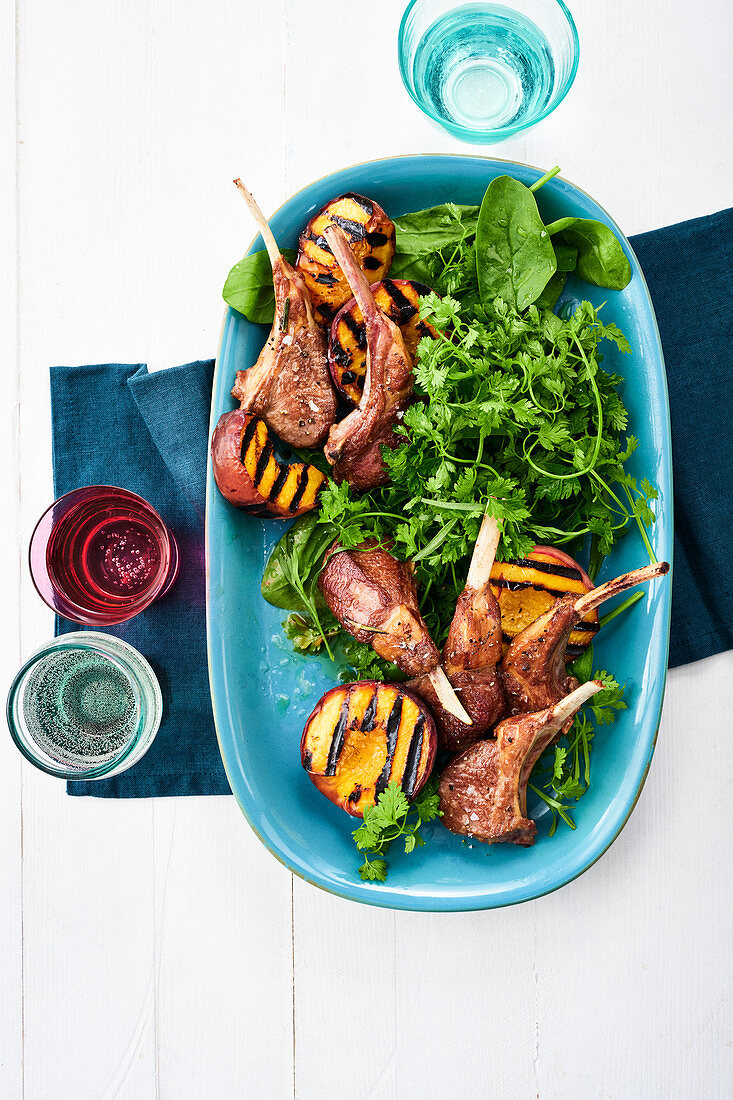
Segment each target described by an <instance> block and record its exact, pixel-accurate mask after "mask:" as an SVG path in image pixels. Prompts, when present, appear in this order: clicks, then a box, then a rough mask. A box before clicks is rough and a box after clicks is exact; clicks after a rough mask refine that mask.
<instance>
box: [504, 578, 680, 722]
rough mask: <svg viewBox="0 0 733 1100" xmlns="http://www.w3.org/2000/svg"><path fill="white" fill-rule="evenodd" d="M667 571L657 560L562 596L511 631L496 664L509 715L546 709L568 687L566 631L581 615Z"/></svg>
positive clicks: (570, 680)
mask: <svg viewBox="0 0 733 1100" xmlns="http://www.w3.org/2000/svg"><path fill="white" fill-rule="evenodd" d="M668 572H669V565H668V564H667V562H666V561H663V562H659V563H657V564H655V565H646V566H644V568H643V569H634V570H633V571H632V572H631V573H624V574H623V575H622V576H620V577H616V578H615V580H612V581H607V582H606V584H602V585H600V587H598V588H593V589H591V591H590V592H586V593H585V594H584V595H583V596H580V597H579V598H578V597H577V596H573V595H570V594H568V595H567V596H563V597H562V598H561V599H559V600H557V602H556V603H555V604H553V606H552V607H551V608H550V609H549V610H548V611H545V613H544V615H540V617H539V618H538V619H535V621H534V622H533V623H530V625H529V626H527V627H525V629H524V630H522V631H521V632H520V633H519V634H517V636H516V637H515V638H514V640H513V641H512V643H511V645H510V646H509V649H508V650H507V652H506V654H505V655H504V659H503V661H502V663H501V675H502V679H503V681H504V690H505V691H506V695H507V701H508V703H509V713H510V714H526V713H528V712H531V711H537V710H541V709H542V708H543V707H551V706H553V705H554V704H555V703H557V702H558V701H559V700H560V699H562V698H563V696H565V695H567V693H568V692H569V691H572V690H573V688H574V687H576V686H577V683H578V681H577V680H575V679H574V678H573V677H572V676H568V673H567V669H566V667H565V650H566V648H567V644H568V638H569V637H570V633H571V631H572V630H573V629H574V628H575V627H576V626H577V624H578V623H579V622H580V620H581V619H582V618H583V616H584V615H587V614H588V612H589V611H593V610H594V609H595V608H596V607H598V606H600V604H602V603H603V601H604V600H608V599H610V598H611V596H617V595H618V594H619V592H624V591H625V590H626V589H627V588H633V586H634V585H636V584H643V583H644V581H649V580H653V579H654V578H655V577H662V576H664V574H665V573H668Z"/></svg>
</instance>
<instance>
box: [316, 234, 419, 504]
mask: <svg viewBox="0 0 733 1100" xmlns="http://www.w3.org/2000/svg"><path fill="white" fill-rule="evenodd" d="M323 234H324V236H325V238H326V240H327V241H328V244H329V246H330V248H331V251H332V252H333V254H334V256H335V257H336V259H337V260H338V262H339V265H340V266H341V269H342V271H343V273H344V275H345V276H346V280H347V282H348V284H349V286H350V287H351V291H352V293H353V295H354V297H355V298H356V301H357V303H358V305H359V308H360V310H361V312H362V316H363V318H364V327H365V330H366V340H367V357H366V376H365V379H364V390H363V392H362V395H361V400H360V401H359V404H358V406H357V408H355V409H354V411H353V412H350V413H349V415H348V416H347V417H345V418H344V419H343V420H341V421H340V422H339V423H338V424H334V426H333V427H332V428H331V431H330V432H329V434H328V439H327V441H326V446H325V448H324V450H325V453H326V458H327V459H328V461H329V462H330V463H331V465H332V466H333V473H334V479H335V480H336V481H337V482H339V483H340V482H342V481H348V483H349V485H351V486H353V488H355V489H372V488H374V486H375V485H383V484H384V483H385V482H386V481H388V480H389V473H388V471H387V468H386V466H385V464H384V461H383V459H382V447H383V446H386V447H391V448H394V447H397V446H398V445H399V443H400V437H399V436H398V435H396V434H395V430H394V429H395V425H396V424H398V423H399V421H400V420H401V419H402V417H403V415H404V412H405V409H406V408H407V406H408V404H409V403H410V400H411V397H412V380H413V379H412V359H411V358H410V354H409V352H408V351H407V349H406V348H405V343H404V340H403V338H402V333H401V332H400V330H399V328H398V327H397V325H396V324H395V323H394V321H391V320H390V319H389V317H387V315H386V314H385V313H383V312H382V311H381V309H380V308H379V306H378V305H377V304H376V302H375V301H374V296H373V294H372V292H371V289H370V287H369V283H368V281H367V277H366V275H365V274H364V272H363V271H362V270H361V268H360V267H359V265H358V263H357V262H356V259H355V257H354V254H353V252H352V251H351V249H350V248H349V243H348V241H347V239H346V236H345V234H344V232H343V230H342V229H340V228H339V227H338V226H336V225H328V226H326V228H325V229H324V231H323Z"/></svg>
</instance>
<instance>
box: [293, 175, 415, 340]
mask: <svg viewBox="0 0 733 1100" xmlns="http://www.w3.org/2000/svg"><path fill="white" fill-rule="evenodd" d="M329 225H337V226H338V227H339V229H340V230H342V232H343V233H344V234H345V235H346V237H347V239H348V242H349V245H350V246H351V249H352V250H353V252H354V255H355V256H356V260H357V263H358V264H359V266H360V267H361V268H362V270H363V271H365V272H366V273H367V275H368V277H369V282H370V283H375V282H378V281H379V280H380V279H383V278H384V276H385V275H386V274H387V272H388V270H389V267H390V265H391V263H392V257H393V256H394V250H395V227H394V223H393V222H392V221H390V219H389V218H388V217H387V215H386V214H385V212H384V210H382V208H381V206H379V204H378V203H376V202H372V200H371V199H367V198H365V197H364V196H363V195H357V194H356V193H355V192H353V191H350V192H348V193H347V194H345V195H339V197H338V198H335V199H331V201H330V202H328V203H326V205H325V206H324V207H323V209H322V210H319V212H318V213H317V214H315V215H314V216H313V217H312V218H311V220H310V221H309V222H308V224H307V226H306V227H305V229H304V230H303V232H302V233H301V234H300V239H299V241H298V259H297V261H296V266H297V269H298V271H299V272H300V273H301V274H302V275H303V278H304V280H305V285H306V287H307V289H308V290H309V292H310V295H311V300H312V302H313V308H314V311H315V316H316V320H317V321H318V322H319V324H321V325H330V323H331V321H332V320H333V317H334V315H335V314H336V313H337V311H338V310H339V309H340V308H341V306H342V305H343V304H344V302H345V301H346V300H347V299H348V298H350V297H351V291H350V289H349V284H348V282H347V281H346V278H345V277H344V273H343V271H342V270H341V268H340V267H339V265H338V262H337V261H336V260H335V259H334V256H333V253H332V251H331V246H330V244H329V242H328V240H327V238H326V235H325V231H326V228H327V226H329Z"/></svg>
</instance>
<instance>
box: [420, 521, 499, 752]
mask: <svg viewBox="0 0 733 1100" xmlns="http://www.w3.org/2000/svg"><path fill="white" fill-rule="evenodd" d="M499 535H500V531H499V526H498V524H497V522H496V520H495V519H493V518H492V517H491V516H485V517H484V520H483V523H482V525H481V530H480V532H479V537H478V539H477V540H476V546H475V547H474V552H473V556H472V558H471V565H470V567H469V571H468V578H467V580H466V586H465V588H464V589H463V591H462V592H461V595H460V596H459V597H458V603H457V604H456V610H455V613H454V615H453V620H452V622H451V625H450V630H449V632H448V639H447V641H446V643H445V646H444V647H443V665H444V668H445V671H446V673H447V675H448V678H449V680H450V682H451V684H452V686H453V688H454V689H455V691H456V694H457V695H458V698H459V699H460V700H461V703H462V704H463V706H464V707H465V709H466V711H467V712H468V714H469V715H470V716H471V718H472V723H471V725H466V724H465V723H464V722H461V721H460V720H459V719H458V718H456V717H455V715H453V714H451V713H449V712H448V711H446V710H445V709H444V708H443V707H442V706H441V705H440V702H439V701H438V699H437V697H436V694H435V689H434V688H433V685H432V684H431V683H430V682H429V680H428V679H427V677H425V676H422V677H420V678H419V679H417V680H414V681H411V683H410V684H409V685H408V686H410V687H411V688H412V690H413V691H415V692H417V694H418V695H420V696H422V697H423V698H424V699H425V701H426V702H427V703H428V704H429V706H430V707H431V709H432V711H433V715H434V717H435V722H436V726H437V728H438V738H439V741H440V745H441V747H442V748H444V749H448V750H449V751H451V752H458V751H459V750H460V749H463V748H465V747H466V746H467V745H470V744H471V743H472V742H473V741H476V740H477V739H478V738H479V737H482V736H483V735H484V734H485V733H486V732H487V731H488V730H490V729H492V728H493V726H494V724H495V723H496V722H497V721H498V720H499V718H501V716H502V715H503V714H504V713H505V697H504V689H503V687H502V682H501V677H500V676H499V674H498V672H497V668H496V666H497V664H498V662H499V661H500V660H501V614H500V611H499V605H498V603H497V601H496V597H495V596H494V594H493V592H492V591H491V585H490V574H491V568H492V566H493V564H494V558H495V556H496V549H497V546H498V544H499Z"/></svg>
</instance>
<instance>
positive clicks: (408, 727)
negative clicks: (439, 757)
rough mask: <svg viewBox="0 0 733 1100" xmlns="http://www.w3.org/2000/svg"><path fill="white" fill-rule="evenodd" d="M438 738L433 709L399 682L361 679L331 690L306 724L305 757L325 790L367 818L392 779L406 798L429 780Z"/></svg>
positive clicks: (306, 765)
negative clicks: (368, 808)
mask: <svg viewBox="0 0 733 1100" xmlns="http://www.w3.org/2000/svg"><path fill="white" fill-rule="evenodd" d="M437 745H438V737H437V734H436V730H435V723H434V721H433V718H432V715H431V714H430V711H429V710H428V709H427V707H426V706H425V704H424V703H423V702H421V700H420V699H418V698H417V696H415V695H413V694H412V692H410V691H405V689H404V688H402V687H400V686H398V685H397V684H382V683H379V682H378V681H376V680H361V681H359V682H358V683H355V684H344V685H343V686H342V687H335V688H332V689H331V690H330V691H327V692H326V694H325V695H324V696H323V697H322V698H321V700H320V701H319V703H318V704H317V706H316V708H315V710H314V711H313V713H312V714H311V716H310V718H309V719H308V721H307V722H306V724H305V729H304V730H303V739H302V741H301V744H300V759H301V762H302V764H303V767H304V768H305V770H306V771H307V772H308V775H309V776H310V778H311V780H312V781H313V783H314V784H315V785H316V787H318V790H319V791H320V792H321V794H325V796H326V798H330V800H331V801H332V802H335V803H336V805H337V806H340V807H341V809H342V810H346V812H347V813H349V814H351V815H352V817H363V815H364V807H365V806H372V805H374V803H375V802H376V800H377V797H378V796H379V795H380V794H381V793H382V791H384V790H385V789H386V787H387V784H388V783H392V782H395V781H397V782H398V783H400V785H401V786H402V790H403V791H404V792H405V795H406V796H407V798H414V797H415V795H416V794H417V793H418V792H419V791H420V789H421V788H422V787H423V786H424V784H425V783H426V781H427V779H428V776H429V775H430V771H431V769H432V767H433V761H434V760H435V752H436V749H437Z"/></svg>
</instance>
